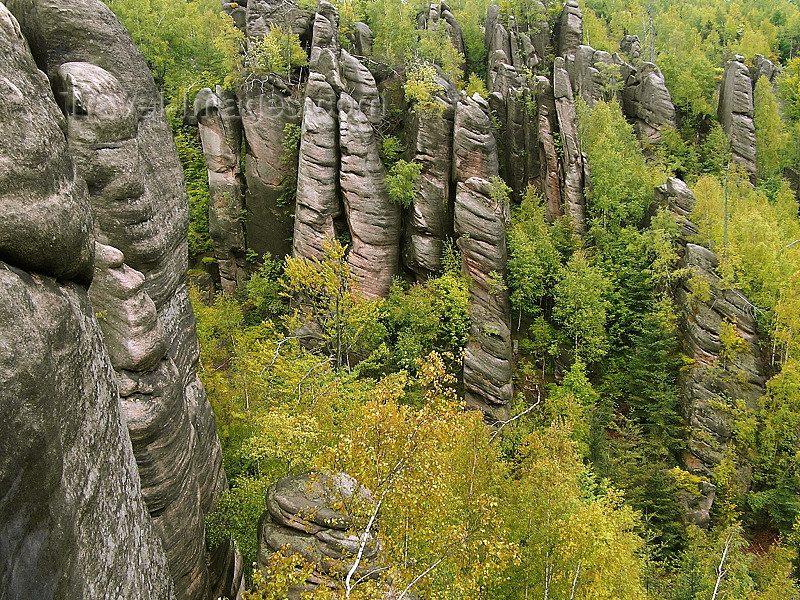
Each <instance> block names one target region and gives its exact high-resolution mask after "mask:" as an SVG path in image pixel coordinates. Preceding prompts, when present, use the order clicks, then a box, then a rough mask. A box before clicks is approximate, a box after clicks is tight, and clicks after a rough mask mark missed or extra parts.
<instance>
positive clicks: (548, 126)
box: [535, 75, 564, 220]
mask: <svg viewBox="0 0 800 600" xmlns="http://www.w3.org/2000/svg"><path fill="white" fill-rule="evenodd" d="M535 90H536V107H537V109H536V116H537V120H538V123H537V124H538V131H537V139H538V145H539V164H540V171H539V177H538V179H536V180H535V182H536V184H537V185H536V187H537V189H538V190H539V192H540V193H541V195H542V197H543V198H544V204H545V211H546V215H547V218H548V219H550V220H553V219H556V218H558V217H560V216H562V215H563V214H564V208H563V204H562V200H561V194H562V192H561V189H562V183H561V182H562V180H563V175H562V167H561V161H560V159H559V156H558V150H557V148H556V135H557V134H558V114H557V113H556V100H555V98H554V97H553V84H552V83H551V81H550V80H549V79H548V78H547V77H544V76H542V75H540V76H538V77H537V78H536V88H535ZM558 135H560V134H558Z"/></svg>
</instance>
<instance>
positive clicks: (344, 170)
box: [339, 93, 402, 298]
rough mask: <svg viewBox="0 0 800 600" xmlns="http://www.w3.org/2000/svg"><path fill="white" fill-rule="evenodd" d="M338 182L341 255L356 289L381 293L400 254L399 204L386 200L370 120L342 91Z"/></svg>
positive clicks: (386, 289)
mask: <svg viewBox="0 0 800 600" xmlns="http://www.w3.org/2000/svg"><path fill="white" fill-rule="evenodd" d="M339 136H340V138H339V145H340V149H341V171H340V173H339V184H340V186H341V190H342V197H343V200H344V207H345V214H346V216H347V224H348V227H349V229H350V234H351V235H352V238H353V245H352V248H351V249H350V252H349V253H348V256H347V261H348V264H349V265H350V269H351V271H352V273H353V276H354V277H355V279H356V287H357V289H358V291H359V292H360V293H361V294H363V295H364V296H366V297H368V298H375V297H380V296H386V295H387V294H388V293H389V288H390V287H391V285H392V277H393V276H394V275H395V274H396V273H397V272H398V268H399V258H400V229H401V224H402V221H401V218H400V207H399V206H398V205H397V204H394V203H393V202H391V201H390V200H389V193H388V191H387V189H386V173H385V170H384V167H383V163H382V162H381V159H380V155H379V152H378V142H377V138H376V136H375V133H374V130H373V129H372V124H371V123H370V121H369V118H368V117H367V115H366V114H364V112H362V111H361V110H360V109H359V107H358V105H357V104H356V102H355V100H354V99H353V98H352V97H350V96H349V95H348V94H345V93H342V94H341V95H340V97H339Z"/></svg>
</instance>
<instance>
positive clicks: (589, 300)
mask: <svg viewBox="0 0 800 600" xmlns="http://www.w3.org/2000/svg"><path fill="white" fill-rule="evenodd" d="M608 290H609V282H608V279H606V278H605V277H604V276H603V273H602V272H601V271H600V270H599V269H597V268H596V267H593V266H592V265H591V264H590V263H589V261H588V260H587V258H586V256H585V254H584V253H583V252H576V253H575V254H573V255H572V258H570V260H569V262H567V265H566V267H565V270H564V277H563V278H562V279H561V281H559V282H558V283H557V284H556V286H555V289H554V297H555V298H554V304H553V319H554V320H555V322H556V323H558V324H559V325H560V326H561V327H562V329H563V330H564V333H565V334H566V335H567V337H568V339H569V340H570V343H571V345H572V347H573V351H574V353H575V356H580V357H583V358H584V359H585V360H586V361H587V362H590V363H591V362H595V361H597V360H599V359H601V358H602V357H603V356H604V355H605V354H606V352H607V351H608V338H607V335H606V330H605V324H606V311H607V309H608V306H609V304H608V301H607V300H606V297H605V296H606V294H607V292H608Z"/></svg>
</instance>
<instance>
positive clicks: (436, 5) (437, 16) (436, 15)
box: [417, 2, 466, 56]
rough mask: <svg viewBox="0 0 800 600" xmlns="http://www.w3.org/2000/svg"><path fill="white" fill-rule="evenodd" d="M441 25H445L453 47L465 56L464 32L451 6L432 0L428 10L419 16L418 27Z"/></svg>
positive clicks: (429, 27) (432, 27)
mask: <svg viewBox="0 0 800 600" xmlns="http://www.w3.org/2000/svg"><path fill="white" fill-rule="evenodd" d="M439 26H443V27H445V29H446V30H447V35H448V37H449V38H450V41H451V42H452V43H453V47H454V48H455V49H456V50H457V51H458V52H459V53H460V54H461V55H462V56H465V55H466V45H465V44H464V33H463V32H462V30H461V25H459V23H458V21H457V20H456V17H455V15H453V13H452V12H451V11H450V7H449V6H448V5H447V4H446V3H445V2H431V4H430V6H429V8H428V12H422V13H420V14H419V15H418V16H417V29H434V30H435V29H437V28H438V27H439Z"/></svg>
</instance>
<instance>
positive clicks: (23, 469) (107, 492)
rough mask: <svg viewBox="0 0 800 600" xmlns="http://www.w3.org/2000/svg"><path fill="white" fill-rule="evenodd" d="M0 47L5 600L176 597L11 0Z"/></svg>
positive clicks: (54, 115) (73, 204) (50, 103)
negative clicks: (0, 95) (146, 500)
mask: <svg viewBox="0 0 800 600" xmlns="http://www.w3.org/2000/svg"><path fill="white" fill-rule="evenodd" d="M0 55H2V57H3V60H2V61H0V87H2V88H3V102H2V103H0V130H2V131H3V134H4V135H5V136H8V137H7V139H6V140H5V141H4V143H3V145H2V147H0V164H2V165H3V168H2V169H0V209H2V212H3V219H2V221H1V222H0V540H2V543H0V597H2V598H4V599H8V600H28V599H30V598H83V599H86V600H101V599H104V598H109V597H113V598H141V599H142V600H170V599H171V598H173V597H174V596H173V584H172V578H171V576H170V573H169V569H168V566H167V558H166V556H165V554H164V549H163V546H162V543H161V540H160V539H159V537H158V534H157V533H156V532H155V530H154V528H153V526H152V523H151V520H150V516H149V514H148V512H147V508H146V507H145V503H144V500H143V498H142V493H141V488H140V485H139V474H138V472H137V467H136V462H135V460H134V455H133V450H132V448H131V443H130V439H129V437H128V431H127V429H126V427H125V420H124V417H123V416H122V414H121V413H120V408H119V402H118V396H117V389H116V381H115V377H114V372H113V371H112V369H111V364H110V361H109V357H108V353H107V352H106V349H105V347H104V344H103V339H102V338H101V334H100V328H99V326H98V320H97V318H96V317H95V313H96V309H95V308H94V307H93V306H92V304H91V303H90V301H89V296H88V293H87V289H86V286H87V285H88V283H89V282H90V281H91V279H92V274H93V261H94V234H93V231H92V230H93V223H92V211H91V207H90V202H89V197H88V194H87V190H86V185H85V183H84V182H83V180H82V179H81V178H80V176H78V175H76V172H75V168H74V165H73V162H72V160H71V158H70V153H69V151H68V147H67V140H66V139H65V136H64V131H65V130H66V124H65V122H64V118H63V115H62V114H61V112H60V111H59V109H58V106H57V105H56V102H55V99H54V97H53V95H52V92H51V91H50V88H49V85H48V80H47V77H46V76H45V75H44V74H43V73H42V72H41V71H39V70H38V69H37V67H36V64H35V63H34V60H33V57H32V56H31V53H30V50H29V48H28V44H27V42H26V41H25V39H24V38H23V36H22V33H21V31H20V28H19V26H18V23H17V21H16V20H15V18H14V17H13V16H12V15H11V13H10V12H9V10H8V9H7V8H6V6H5V5H3V4H0Z"/></svg>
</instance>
